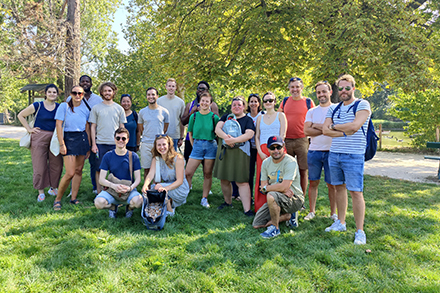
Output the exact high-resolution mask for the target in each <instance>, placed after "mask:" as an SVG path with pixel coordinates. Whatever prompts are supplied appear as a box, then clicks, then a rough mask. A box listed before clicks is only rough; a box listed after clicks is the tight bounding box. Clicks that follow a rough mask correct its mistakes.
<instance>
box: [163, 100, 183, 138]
mask: <svg viewBox="0 0 440 293" xmlns="http://www.w3.org/2000/svg"><path fill="white" fill-rule="evenodd" d="M157 104H158V105H160V106H162V107H164V108H165V109H167V110H168V113H169V115H170V122H169V123H170V124H169V125H168V130H167V134H168V135H169V136H170V137H171V138H172V139H179V138H180V137H181V136H180V135H182V137H183V133H182V134H181V133H180V123H181V122H180V118H182V115H183V112H184V111H185V102H184V101H183V100H182V99H181V98H179V97H178V96H174V98H172V99H169V98H168V97H167V96H162V97H160V98H159V99H157Z"/></svg>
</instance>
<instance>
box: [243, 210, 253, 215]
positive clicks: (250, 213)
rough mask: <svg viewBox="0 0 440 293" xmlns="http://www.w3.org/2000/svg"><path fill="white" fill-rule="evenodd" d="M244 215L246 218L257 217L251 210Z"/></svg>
mask: <svg viewBox="0 0 440 293" xmlns="http://www.w3.org/2000/svg"><path fill="white" fill-rule="evenodd" d="M244 214H245V215H246V216H248V217H253V216H255V214H254V212H253V211H252V210H249V211H247V212H244Z"/></svg>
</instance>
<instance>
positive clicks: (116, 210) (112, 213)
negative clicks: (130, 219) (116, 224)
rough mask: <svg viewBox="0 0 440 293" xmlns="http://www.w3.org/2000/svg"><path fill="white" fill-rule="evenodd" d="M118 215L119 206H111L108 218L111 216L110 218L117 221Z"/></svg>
mask: <svg viewBox="0 0 440 293" xmlns="http://www.w3.org/2000/svg"><path fill="white" fill-rule="evenodd" d="M112 208H113V210H112ZM117 213H118V206H117V205H114V204H112V206H111V207H110V209H109V210H108V216H109V217H110V218H112V219H116V217H117V216H116V215H117Z"/></svg>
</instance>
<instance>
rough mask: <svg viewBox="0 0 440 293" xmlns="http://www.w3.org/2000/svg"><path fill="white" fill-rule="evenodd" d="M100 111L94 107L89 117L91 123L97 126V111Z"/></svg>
mask: <svg viewBox="0 0 440 293" xmlns="http://www.w3.org/2000/svg"><path fill="white" fill-rule="evenodd" d="M97 110H98V109H97V107H93V108H92V111H91V112H90V115H89V122H90V123H95V124H96V118H97V117H96V111H97Z"/></svg>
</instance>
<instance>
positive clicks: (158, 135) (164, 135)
mask: <svg viewBox="0 0 440 293" xmlns="http://www.w3.org/2000/svg"><path fill="white" fill-rule="evenodd" d="M167 136H168V135H167V134H156V138H159V137H167Z"/></svg>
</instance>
